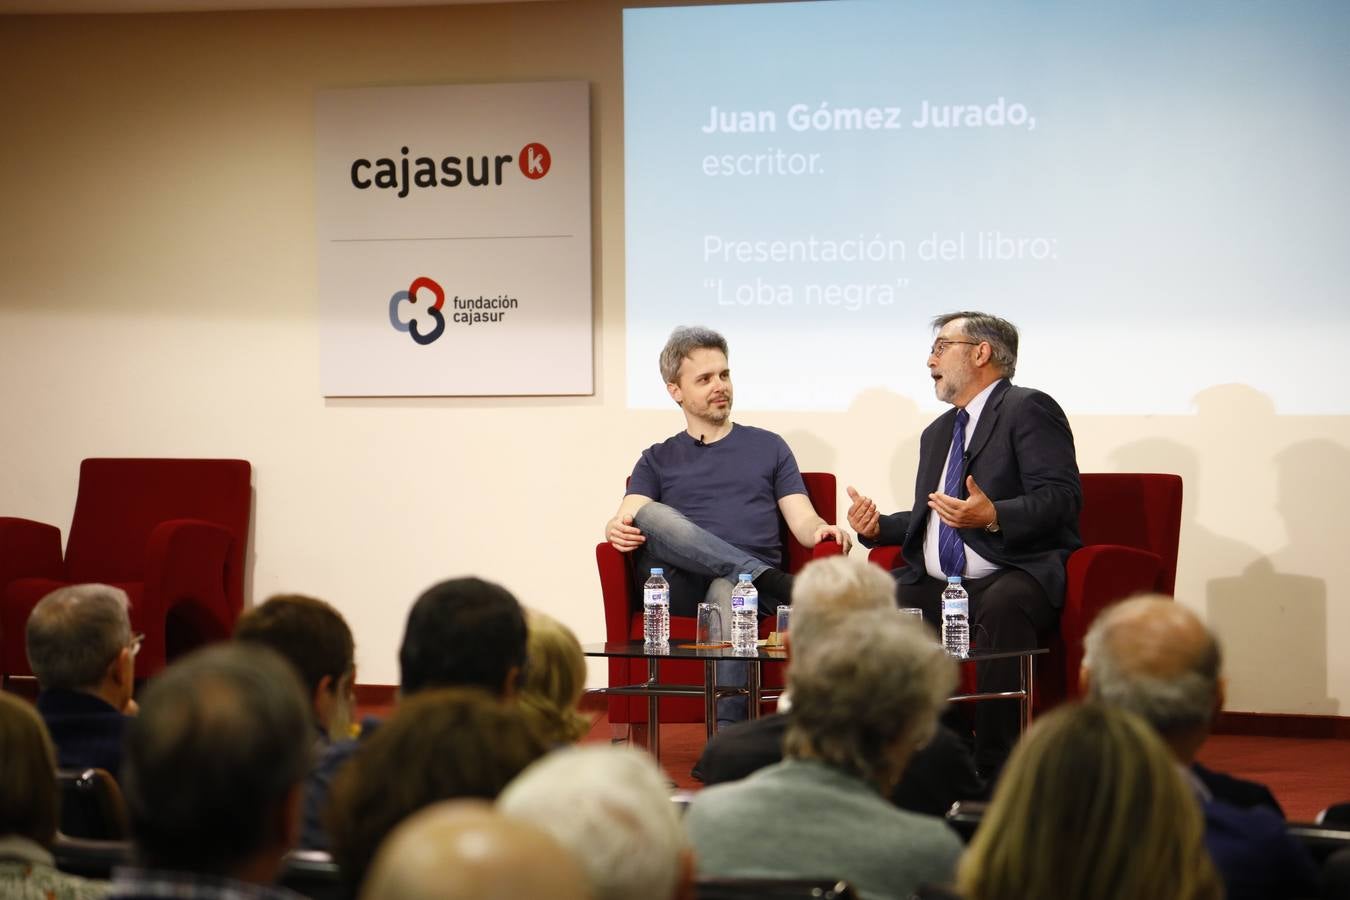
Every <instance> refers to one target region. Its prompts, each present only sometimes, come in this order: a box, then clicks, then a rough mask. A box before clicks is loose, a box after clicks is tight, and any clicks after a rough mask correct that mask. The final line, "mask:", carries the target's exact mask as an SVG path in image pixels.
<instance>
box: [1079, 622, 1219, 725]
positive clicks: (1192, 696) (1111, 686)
mask: <svg viewBox="0 0 1350 900" xmlns="http://www.w3.org/2000/svg"><path fill="white" fill-rule="evenodd" d="M1084 650H1085V653H1084V657H1083V677H1084V680H1085V681H1086V683H1087V689H1088V693H1089V695H1090V696H1091V697H1092V698H1093V699H1095V700H1099V701H1102V702H1104V703H1109V704H1111V705H1112V706H1119V707H1123V708H1125V709H1128V710H1130V711H1131V712H1134V713H1136V714H1138V715H1140V716H1142V717H1143V718H1144V719H1146V720H1147V721H1148V722H1149V723H1151V724H1152V725H1153V727H1154V728H1155V729H1157V730H1158V732H1159V733H1161V734H1162V735H1163V737H1165V738H1175V737H1177V736H1179V735H1191V734H1195V733H1197V732H1199V733H1205V732H1207V731H1208V729H1209V725H1210V722H1211V721H1212V720H1213V717H1214V715H1215V713H1216V712H1217V711H1218V707H1219V705H1220V701H1221V699H1222V695H1221V691H1222V684H1221V679H1220V677H1219V673H1220V668H1221V665H1222V653H1221V652H1220V649H1219V642H1218V640H1217V639H1216V638H1215V637H1214V634H1213V633H1212V632H1211V631H1210V630H1209V629H1208V628H1207V627H1205V624H1204V623H1203V622H1201V621H1200V619H1199V617H1198V616H1196V615H1195V613H1193V612H1191V611H1190V610H1189V609H1187V608H1186V607H1184V606H1182V605H1180V604H1178V603H1176V602H1174V601H1172V600H1170V599H1168V598H1165V597H1158V596H1147V597H1138V598H1136V599H1133V600H1126V601H1125V602H1123V603H1119V604H1116V605H1115V606H1113V607H1111V608H1110V609H1108V610H1107V611H1106V612H1104V613H1102V614H1101V615H1100V616H1098V617H1097V620H1096V621H1095V622H1093V624H1092V628H1091V629H1089V631H1088V634H1087V637H1086V639H1085V640H1084ZM1197 746H1198V745H1197Z"/></svg>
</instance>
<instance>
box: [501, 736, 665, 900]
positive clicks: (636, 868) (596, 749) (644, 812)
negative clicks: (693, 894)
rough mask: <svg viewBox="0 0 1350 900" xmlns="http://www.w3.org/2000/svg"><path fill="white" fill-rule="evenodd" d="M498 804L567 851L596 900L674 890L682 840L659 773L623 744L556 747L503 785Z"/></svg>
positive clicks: (636, 898) (629, 899)
mask: <svg viewBox="0 0 1350 900" xmlns="http://www.w3.org/2000/svg"><path fill="white" fill-rule="evenodd" d="M497 808H498V809H500V810H501V811H502V812H504V813H505V814H506V815H508V816H511V817H512V818H514V819H518V820H521V821H526V822H529V823H531V824H533V825H535V826H537V827H539V828H542V829H543V830H545V831H547V832H548V833H549V834H550V835H552V836H553V838H554V839H555V840H557V841H558V843H560V844H562V845H563V846H564V847H565V848H567V849H568V850H569V851H571V853H572V855H573V856H574V857H575V858H576V859H577V860H578V861H579V862H580V863H581V865H582V868H584V869H585V870H586V874H587V876H588V877H589V879H590V881H591V890H592V892H593V893H594V896H595V898H596V900H646V898H649V897H654V898H660V900H664V898H667V897H673V896H674V895H675V891H676V888H677V887H678V886H679V880H680V874H681V857H682V856H683V855H684V852H685V850H686V848H687V847H688V838H687V837H686V835H685V832H684V826H683V824H682V823H681V822H680V818H679V815H678V813H677V812H676V810H675V804H674V803H672V802H671V799H670V791H669V790H668V789H667V787H666V780H665V776H664V774H662V772H661V770H660V769H659V768H658V767H657V765H656V763H655V762H653V761H652V759H651V757H649V756H647V755H646V754H644V753H641V752H639V751H637V750H632V749H630V748H626V747H610V746H597V745H586V746H581V747H573V748H569V749H565V750H555V751H554V752H552V753H550V754H549V755H548V756H545V757H544V758H543V759H541V760H539V761H538V762H536V763H535V764H533V765H532V766H530V767H529V768H528V769H526V770H525V771H524V772H522V773H521V774H520V776H519V777H518V778H517V779H516V780H515V781H513V782H512V783H511V784H510V785H508V786H507V788H506V790H505V791H503V792H502V794H501V796H500V797H499V798H498V799H497Z"/></svg>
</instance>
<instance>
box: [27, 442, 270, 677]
mask: <svg viewBox="0 0 1350 900" xmlns="http://www.w3.org/2000/svg"><path fill="white" fill-rule="evenodd" d="M251 473H252V469H251V467H250V465H249V464H248V462H247V461H245V460H242V459H86V460H84V461H83V462H82V463H81V464H80V485H79V492H78V494H77V496H76V498H75V515H74V517H73V519H72V520H71V524H70V540H69V541H68V542H67V544H66V552H65V555H64V556H63V555H62V553H61V532H60V530H59V529H57V528H55V527H53V526H51V525H45V524H43V523H41V522H33V521H30V520H28V519H17V518H3V517H0V675H3V676H10V675H31V674H32V670H31V669H30V668H29V666H28V656H27V653H26V652H25V650H24V627H25V625H26V623H27V621H28V616H29V614H30V613H31V612H32V610H33V607H34V606H36V605H37V603H38V601H39V600H41V599H42V598H43V597H45V596H46V595H47V594H48V593H50V592H51V591H53V590H55V589H56V588H59V587H62V586H64V585H67V584H81V583H87V582H101V583H104V584H111V585H114V586H116V587H120V588H122V589H123V590H125V591H126V592H127V594H128V595H129V597H130V598H131V627H132V630H133V631H139V632H144V634H145V641H144V643H143V644H142V645H141V652H140V654H139V655H138V656H137V657H136V674H137V676H138V677H148V676H150V675H152V674H154V673H155V672H157V671H158V670H160V669H161V668H163V667H164V665H165V663H166V661H167V660H168V658H169V657H170V656H171V655H177V654H178V653H180V652H184V651H186V650H189V649H191V648H192V647H195V646H197V645H199V644H203V643H207V642H209V641H213V640H219V639H222V638H225V637H228V636H229V634H230V632H231V631H232V630H233V628H234V621H235V619H236V618H237V617H238V616H239V611H240V609H241V608H242V606H243V602H244V552H245V548H246V546H247V544H248V530H249V521H250V509H251V506H252V488H251V485H250V478H251Z"/></svg>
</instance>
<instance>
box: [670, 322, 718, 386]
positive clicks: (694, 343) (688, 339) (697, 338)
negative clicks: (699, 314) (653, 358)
mask: <svg viewBox="0 0 1350 900" xmlns="http://www.w3.org/2000/svg"><path fill="white" fill-rule="evenodd" d="M695 350H721V351H722V355H723V356H726V355H727V339H726V338H724V337H722V336H721V335H720V334H718V333H717V332H715V331H713V330H712V329H711V328H704V327H702V326H701V325H681V326H680V327H679V328H676V329H675V330H674V331H672V332H671V333H670V337H669V338H668V339H667V340H666V346H665V347H663V348H662V349H661V378H662V379H663V380H664V381H665V383H666V384H678V383H679V380H680V365H681V364H682V363H683V362H684V360H685V357H687V356H688V355H689V354H691V353H693V352H694V351H695Z"/></svg>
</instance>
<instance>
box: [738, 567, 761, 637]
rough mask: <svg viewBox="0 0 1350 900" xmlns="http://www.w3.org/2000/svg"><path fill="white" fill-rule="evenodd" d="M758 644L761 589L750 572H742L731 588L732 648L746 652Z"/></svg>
mask: <svg viewBox="0 0 1350 900" xmlns="http://www.w3.org/2000/svg"><path fill="white" fill-rule="evenodd" d="M758 646H759V591H758V590H757V589H756V588H755V583H754V582H753V581H751V580H750V573H749V572H742V573H741V576H740V580H739V581H737V582H736V586H735V587H734V588H732V589H731V649H732V650H734V651H741V652H744V651H753V650H755V649H756V648H758Z"/></svg>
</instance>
